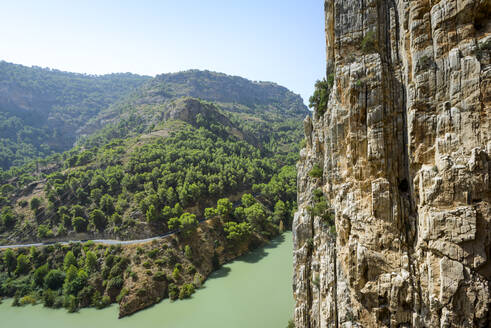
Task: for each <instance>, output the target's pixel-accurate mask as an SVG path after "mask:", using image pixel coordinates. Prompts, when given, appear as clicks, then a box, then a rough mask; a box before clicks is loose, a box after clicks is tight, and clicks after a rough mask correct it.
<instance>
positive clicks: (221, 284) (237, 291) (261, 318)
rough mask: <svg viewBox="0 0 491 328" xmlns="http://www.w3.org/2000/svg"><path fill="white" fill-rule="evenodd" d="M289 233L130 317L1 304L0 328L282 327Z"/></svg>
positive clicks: (289, 302) (114, 310)
mask: <svg viewBox="0 0 491 328" xmlns="http://www.w3.org/2000/svg"><path fill="white" fill-rule="evenodd" d="M291 281H292V235H291V232H286V233H284V234H283V235H282V236H280V237H278V238H277V239H275V240H273V241H272V242H271V243H270V244H268V245H267V246H265V247H262V248H260V249H258V250H255V251H254V252H251V253H250V254H248V255H245V256H242V257H240V258H238V259H237V260H235V261H233V262H231V263H229V264H226V265H224V266H223V267H222V268H221V269H220V270H219V271H217V272H215V273H213V274H212V275H211V276H210V277H209V279H208V280H207V281H206V282H205V284H204V286H203V288H201V289H199V290H198V291H197V292H196V293H195V294H194V295H193V297H192V298H191V299H188V300H183V301H176V302H169V300H167V299H166V300H164V301H162V302H160V303H159V304H156V305H154V306H153V307H151V308H149V309H146V310H143V311H140V312H138V313H136V314H134V315H132V316H130V317H126V318H123V319H119V320H118V319H117V317H118V306H117V305H113V306H111V307H109V308H106V309H103V310H96V309H82V310H80V311H79V312H78V313H74V314H69V313H67V312H66V310H64V309H59V310H52V309H46V308H44V307H43V306H42V305H36V306H31V305H28V306H24V307H12V306H10V304H11V302H12V300H6V301H4V302H3V304H1V305H0V327H9V328H24V327H26V328H27V327H36V328H120V327H121V328H130V327H131V328H147V327H149V328H150V327H152V328H154V327H155V328H193V327H200V328H211V327H213V328H251V327H253V328H285V327H286V325H287V322H288V319H290V318H291V317H292V316H293V296H292V282H291Z"/></svg>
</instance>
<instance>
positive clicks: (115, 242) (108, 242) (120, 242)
mask: <svg viewBox="0 0 491 328" xmlns="http://www.w3.org/2000/svg"><path fill="white" fill-rule="evenodd" d="M205 221H206V219H204V218H203V219H199V220H198V223H199V224H201V223H203V222H205ZM178 232H179V229H177V230H171V231H168V232H166V233H164V234H163V235H160V236H155V237H150V238H145V239H134V240H116V239H90V241H93V242H94V243H96V244H103V245H135V244H143V243H148V242H151V241H153V240H159V239H165V238H167V237H169V236H172V235H174V234H176V233H178ZM88 241H89V239H87V240H67V241H58V242H44V243H32V244H19V245H3V246H0V250H2V249H8V248H26V247H32V246H34V247H41V246H48V245H54V244H60V245H68V244H71V243H85V242H88Z"/></svg>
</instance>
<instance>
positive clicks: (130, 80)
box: [0, 61, 150, 169]
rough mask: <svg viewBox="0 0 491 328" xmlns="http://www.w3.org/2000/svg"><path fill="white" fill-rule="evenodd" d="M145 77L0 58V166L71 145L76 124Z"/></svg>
mask: <svg viewBox="0 0 491 328" xmlns="http://www.w3.org/2000/svg"><path fill="white" fill-rule="evenodd" d="M149 79H150V78H149V77H146V76H139V75H135V74H130V73H125V74H109V75H101V76H93V75H86V74H76V73H69V72H62V71H58V70H52V69H46V68H40V67H26V66H22V65H16V64H10V63H7V62H4V61H0V168H3V169H7V168H9V167H10V166H12V165H22V164H24V163H26V162H28V161H29V160H31V159H33V158H36V157H44V156H46V155H49V154H52V153H54V152H61V151H64V150H67V149H69V148H71V147H72V146H73V144H74V142H75V141H76V138H77V133H76V132H77V129H78V128H79V127H80V125H82V124H84V123H85V122H86V121H87V120H88V119H90V118H92V117H93V116H95V115H97V114H98V113H99V112H100V111H101V110H102V109H104V108H107V107H108V106H109V105H110V104H112V103H114V102H117V101H118V100H120V99H121V98H122V97H124V96H126V95H128V94H129V93H131V91H132V90H135V89H136V88H137V87H139V86H141V85H142V83H144V82H145V81H147V80H149Z"/></svg>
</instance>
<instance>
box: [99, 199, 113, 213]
mask: <svg viewBox="0 0 491 328" xmlns="http://www.w3.org/2000/svg"><path fill="white" fill-rule="evenodd" d="M99 207H100V208H101V209H102V210H103V211H104V213H106V214H107V215H111V214H113V213H114V199H113V198H112V197H111V195H108V194H105V195H103V196H102V198H101V201H100V203H99Z"/></svg>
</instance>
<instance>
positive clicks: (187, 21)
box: [0, 0, 325, 102]
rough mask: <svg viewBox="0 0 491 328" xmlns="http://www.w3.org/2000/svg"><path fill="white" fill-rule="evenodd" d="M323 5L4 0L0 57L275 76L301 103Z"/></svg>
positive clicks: (92, 70) (79, 67)
mask: <svg viewBox="0 0 491 328" xmlns="http://www.w3.org/2000/svg"><path fill="white" fill-rule="evenodd" d="M322 8H323V2H322V1H319V0H307V1H294V0H290V1H279V0H271V1H268V2H267V3H265V2H264V1H258V0H253V1H249V2H247V3H242V2H231V1H224V0H211V1H207V2H206V3H203V2H201V1H191V0H189V1H181V2H179V3H174V2H171V1H162V2H158V3H154V2H153V1H148V0H147V1H139V2H138V3H132V2H130V1H112V0H111V1H109V0H108V1H86V2H83V3H72V2H63V1H59V0H51V1H46V2H38V1H18V2H15V3H5V4H3V5H2V11H1V12H0V28H1V29H2V31H3V32H2V34H0V53H1V58H0V60H4V61H6V62H10V63H15V64H21V65H24V66H39V67H43V68H51V69H57V70H60V71H68V72H74V73H82V74H96V75H103V74H110V73H126V72H129V73H134V74H139V75H148V76H155V75H158V74H166V73H175V72H179V71H186V70H190V69H198V70H210V71H215V72H220V73H224V74H227V75H235V76H241V77H244V78H247V79H249V80H253V81H267V82H274V83H277V84H279V85H282V86H284V87H287V88H288V89H290V90H291V91H293V92H295V93H297V94H300V95H301V96H302V98H303V99H304V102H307V100H308V97H309V96H310V95H311V94H312V92H313V86H314V83H315V80H316V79H319V78H322V77H323V75H324V71H325V48H324V46H323V45H324V43H325V42H324V35H323V34H324V25H323V24H324V18H323V10H322ZM13 26H15V28H12V27H13Z"/></svg>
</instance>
